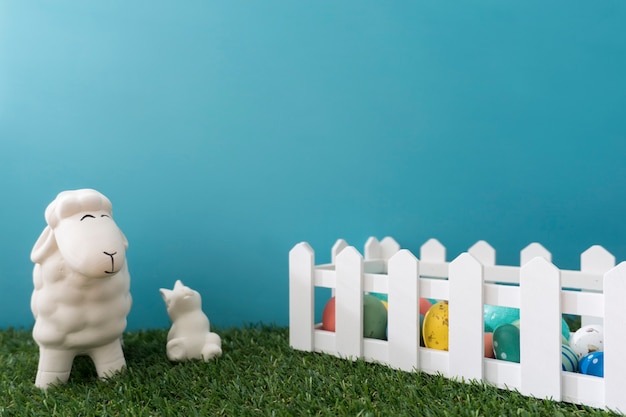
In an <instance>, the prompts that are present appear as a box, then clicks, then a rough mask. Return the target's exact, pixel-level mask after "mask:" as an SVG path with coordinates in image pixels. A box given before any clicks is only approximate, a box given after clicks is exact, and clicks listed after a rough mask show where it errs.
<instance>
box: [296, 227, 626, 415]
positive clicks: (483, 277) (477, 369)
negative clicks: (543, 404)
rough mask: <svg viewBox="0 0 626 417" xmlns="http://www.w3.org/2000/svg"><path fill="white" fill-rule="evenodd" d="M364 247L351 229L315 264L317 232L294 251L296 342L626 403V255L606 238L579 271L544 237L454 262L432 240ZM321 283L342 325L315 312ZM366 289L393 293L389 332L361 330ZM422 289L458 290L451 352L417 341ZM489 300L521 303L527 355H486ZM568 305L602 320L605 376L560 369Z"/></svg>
mask: <svg viewBox="0 0 626 417" xmlns="http://www.w3.org/2000/svg"><path fill="white" fill-rule="evenodd" d="M364 254H365V256H362V255H361V253H359V252H358V251H357V250H356V249H355V248H354V247H352V246H349V245H348V244H347V243H346V242H345V241H343V240H338V241H337V243H336V244H335V245H334V246H333V248H332V249H331V259H332V261H331V263H330V264H324V265H316V264H315V252H314V250H313V248H311V246H310V245H309V244H308V243H300V244H297V245H296V246H295V247H294V248H293V249H292V250H291V251H290V253H289V320H290V322H289V327H290V332H289V333H290V336H289V338H290V344H291V346H292V347H293V348H295V349H298V350H303V351H311V352H313V351H315V352H323V353H328V354H332V355H335V356H339V357H342V358H346V359H349V358H352V359H355V358H362V359H364V360H367V361H376V362H380V363H383V364H386V365H388V366H390V367H393V368H396V369H402V370H405V371H415V370H420V371H424V372H428V373H441V374H443V375H444V376H446V377H448V378H455V379H463V380H466V381H468V380H480V381H484V382H487V383H489V384H493V385H495V386H497V387H500V388H506V389H517V390H518V391H519V392H521V393H522V394H524V395H528V396H533V397H537V398H551V399H553V400H556V401H566V402H571V403H577V404H584V405H588V406H591V407H597V408H607V409H611V410H613V411H619V412H622V413H624V412H626V395H624V394H623V388H624V387H626V361H624V360H623V358H624V353H626V352H624V350H626V303H625V302H624V300H625V299H626V262H622V263H620V264H619V265H617V266H615V257H614V256H613V255H611V254H610V253H608V252H607V251H606V250H605V249H604V248H602V247H600V246H592V247H591V248H589V249H588V250H587V251H585V252H583V253H582V254H581V270H580V271H570V270H560V269H558V268H557V267H556V266H554V265H553V264H552V263H551V254H550V252H548V251H547V250H546V249H545V248H543V247H542V246H541V245H539V244H536V243H533V244H531V245H529V246H528V247H526V248H525V249H524V250H522V251H521V253H520V265H521V266H500V265H496V263H495V250H494V249H493V248H492V247H491V246H490V245H489V244H487V243H486V242H484V241H480V242H478V243H476V244H475V245H474V246H472V247H471V248H470V249H469V250H468V251H467V252H465V253H462V254H461V255H459V256H458V257H456V258H455V259H454V260H453V261H451V262H446V250H445V247H444V246H443V245H441V243H439V242H438V241H436V240H435V239H431V240H429V241H428V242H426V243H425V244H424V245H423V246H422V247H421V250H420V258H421V260H418V258H417V257H415V256H414V255H413V254H412V253H411V252H410V251H408V250H406V249H400V246H399V245H398V244H397V243H396V242H395V241H394V240H393V239H391V238H385V239H383V240H381V241H378V240H377V239H375V238H370V239H368V241H367V242H366V244H365V248H364ZM511 284H515V285H511ZM316 287H325V288H331V289H332V290H333V293H334V295H335V297H336V312H335V317H336V332H328V331H325V330H321V328H320V326H319V325H318V324H316V322H315V311H314V305H315V298H314V297H315V288H316ZM364 292H377V293H384V294H387V295H388V328H387V331H388V336H387V340H377V339H369V338H363V336H362V335H363V307H362V306H363V301H362V297H363V294H364ZM422 297H425V298H434V299H438V300H448V301H449V336H448V339H449V348H448V350H447V351H440V350H433V349H428V348H424V347H420V343H419V341H420V332H421V329H420V325H419V323H420V317H419V299H420V298H422ZM485 304H490V305H497V306H507V307H516V308H519V309H520V355H521V357H520V363H512V362H505V361H501V360H496V359H489V358H485V357H484V347H483V344H484V338H483V332H484V322H483V320H484V318H483V317H484V316H483V309H484V305H485ZM562 314H575V315H581V316H583V323H585V322H598V321H601V322H603V326H604V377H603V378H600V377H595V376H589V375H583V374H578V373H572V372H564V371H562V370H561V317H562Z"/></svg>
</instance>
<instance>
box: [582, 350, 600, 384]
mask: <svg viewBox="0 0 626 417" xmlns="http://www.w3.org/2000/svg"><path fill="white" fill-rule="evenodd" d="M578 369H579V370H580V373H581V374H585V375H594V376H599V377H601V378H602V377H604V352H600V351H598V352H591V353H588V354H586V355H585V356H583V357H582V358H581V359H580V361H579V362H578Z"/></svg>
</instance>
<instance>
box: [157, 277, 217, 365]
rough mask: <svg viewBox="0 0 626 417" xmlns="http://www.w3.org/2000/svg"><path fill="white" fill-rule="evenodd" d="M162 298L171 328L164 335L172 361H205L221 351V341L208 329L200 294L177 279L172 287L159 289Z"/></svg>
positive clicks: (207, 320)
mask: <svg viewBox="0 0 626 417" xmlns="http://www.w3.org/2000/svg"><path fill="white" fill-rule="evenodd" d="M159 291H160V292H161V296H162V297H163V300H164V301H165V306H166V307H167V313H168V315H169V317H170V320H171V321H172V327H171V328H170V331H169V333H168V335H167V345H166V350H167V357H168V359H169V360H171V361H184V360H188V359H202V360H204V361H208V360H210V359H212V358H214V357H216V356H220V355H221V354H222V340H221V339H220V337H219V335H218V334H217V333H213V332H211V330H210V323H209V319H208V318H207V316H206V315H205V314H204V313H203V312H202V298H201V297H200V293H198V291H195V290H193V289H191V288H189V287H187V286H185V285H183V283H182V282H181V281H180V280H177V281H176V283H175V284H174V289H172V290H168V289H165V288H161V289H160V290H159Z"/></svg>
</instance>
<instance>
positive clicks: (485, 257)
mask: <svg viewBox="0 0 626 417" xmlns="http://www.w3.org/2000/svg"><path fill="white" fill-rule="evenodd" d="M467 251H468V252H469V253H470V254H471V255H472V256H473V257H474V258H476V259H478V261H480V263H482V264H483V265H488V266H493V265H495V264H496V250H495V249H494V248H493V247H492V246H491V245H490V244H489V243H487V242H485V241H484V240H479V241H478V242H476V243H474V245H472V247H471V248H469V249H468V250H467Z"/></svg>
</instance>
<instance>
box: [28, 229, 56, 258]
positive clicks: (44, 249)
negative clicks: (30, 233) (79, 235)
mask: <svg viewBox="0 0 626 417" xmlns="http://www.w3.org/2000/svg"><path fill="white" fill-rule="evenodd" d="M56 249H57V241H56V239H55V237H54V231H53V230H52V228H51V227H50V226H46V228H45V229H43V232H41V235H40V236H39V239H37V242H35V246H33V250H32V251H31V252H30V259H31V261H33V262H34V263H36V264H39V263H41V262H43V260H44V259H46V258H47V257H48V256H50V255H51V254H52V253H53V252H54V251H55V250H56Z"/></svg>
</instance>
